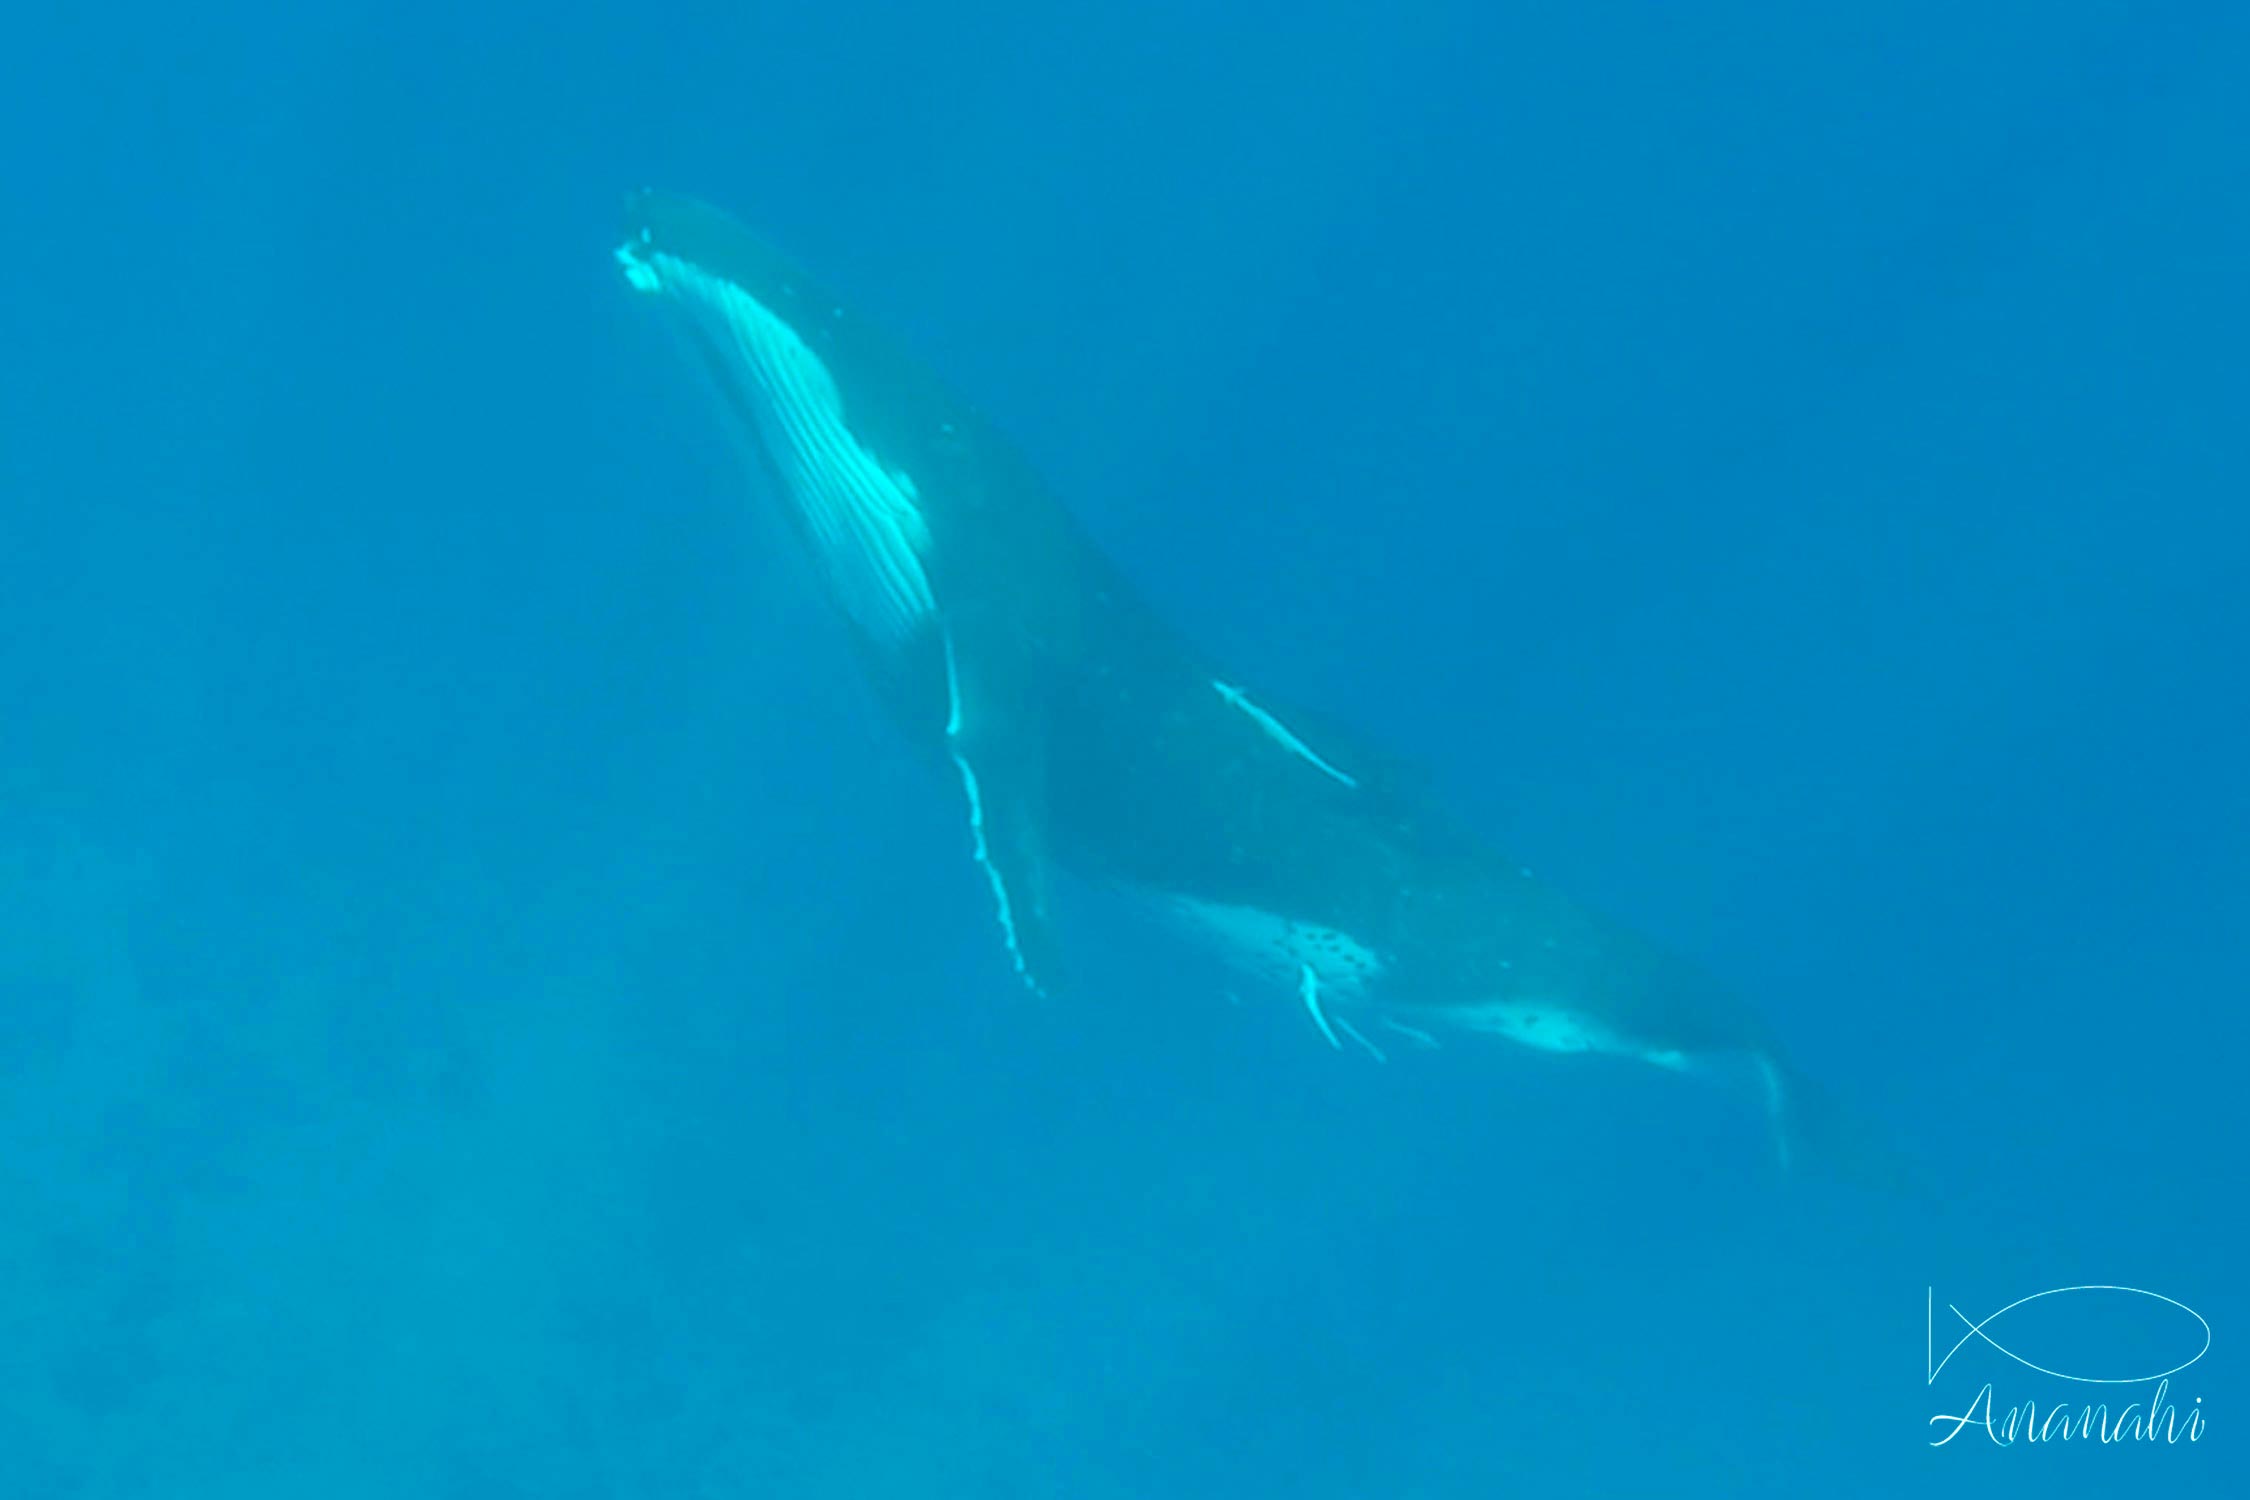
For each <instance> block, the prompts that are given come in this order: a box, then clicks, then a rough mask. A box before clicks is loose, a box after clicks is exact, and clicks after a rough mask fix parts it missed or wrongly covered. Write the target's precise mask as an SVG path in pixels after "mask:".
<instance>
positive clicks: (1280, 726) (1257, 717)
mask: <svg viewBox="0 0 2250 1500" xmlns="http://www.w3.org/2000/svg"><path fill="white" fill-rule="evenodd" d="M1211 686H1212V687H1213V688H1214V689H1216V690H1217V692H1218V694H1219V696H1220V697H1222V698H1224V699H1226V700H1227V702H1229V703H1231V704H1233V705H1234V706H1235V707H1236V708H1239V709H1241V710H1242V711H1243V712H1244V713H1246V714H1248V715H1249V716H1250V722H1251V723H1253V724H1256V725H1257V726H1258V727H1259V728H1260V729H1262V730H1264V731H1265V732H1266V737H1267V738H1269V739H1271V740H1272V741H1273V742H1274V743H1275V744H1277V745H1279V746H1280V747H1281V748H1282V749H1284V750H1286V751H1288V752H1289V753H1290V754H1291V755H1294V756H1296V757H1298V758H1299V759H1300V760H1304V761H1309V762H1310V763H1311V764H1312V765H1314V766H1315V767H1317V768H1318V769H1319V770H1320V771H1321V772H1322V773H1324V774H1325V775H1328V776H1332V777H1334V778H1335V779H1336V780H1338V781H1340V782H1342V783H1343V784H1344V785H1346V786H1348V787H1357V786H1358V785H1359V779H1358V778H1357V777H1355V776H1352V775H1350V774H1348V773H1346V772H1343V771H1339V770H1337V769H1336V768H1335V767H1334V766H1332V765H1330V764H1329V763H1328V762H1327V761H1325V760H1322V759H1321V758H1320V755H1319V754H1318V752H1316V751H1315V750H1314V749H1313V748H1312V746H1310V745H1308V744H1306V743H1305V742H1304V741H1303V740H1301V739H1299V738H1297V736H1295V735H1294V734H1291V733H1290V732H1289V726H1288V725H1286V724H1284V723H1282V722H1281V721H1280V720H1279V719H1277V718H1275V717H1274V716H1273V715H1272V714H1269V713H1267V712H1266V711H1265V710H1264V709H1262V708H1260V707H1258V705H1257V704H1255V703H1253V702H1251V701H1250V695H1249V694H1248V693H1245V692H1244V691H1243V690H1242V689H1240V688H1238V687H1236V686H1235V685H1234V684H1233V683H1231V682H1221V681H1220V680H1219V679H1218V678H1216V677H1214V678H1212V679H1211Z"/></svg>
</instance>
